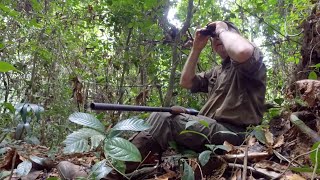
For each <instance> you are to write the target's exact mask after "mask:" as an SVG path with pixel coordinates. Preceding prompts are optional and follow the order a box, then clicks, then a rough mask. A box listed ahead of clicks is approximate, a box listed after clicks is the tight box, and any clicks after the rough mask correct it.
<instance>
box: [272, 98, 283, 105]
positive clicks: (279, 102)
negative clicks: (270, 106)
mask: <svg viewBox="0 0 320 180" xmlns="http://www.w3.org/2000/svg"><path fill="white" fill-rule="evenodd" d="M273 101H274V102H276V103H277V104H278V105H279V106H281V104H282V103H283V101H284V99H283V98H276V99H274V100H273Z"/></svg>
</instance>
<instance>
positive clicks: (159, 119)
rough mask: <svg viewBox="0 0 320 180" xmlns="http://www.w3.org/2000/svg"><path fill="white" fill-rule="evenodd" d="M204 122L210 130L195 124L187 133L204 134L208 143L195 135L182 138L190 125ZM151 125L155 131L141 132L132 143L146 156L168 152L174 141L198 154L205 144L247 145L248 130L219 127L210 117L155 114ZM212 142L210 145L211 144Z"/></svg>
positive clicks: (149, 120)
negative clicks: (244, 143)
mask: <svg viewBox="0 0 320 180" xmlns="http://www.w3.org/2000/svg"><path fill="white" fill-rule="evenodd" d="M200 120H203V121H206V122H207V124H208V125H209V126H208V127H205V126H204V125H202V124H200V123H194V124H192V125H191V126H189V127H188V129H187V130H192V131H196V132H199V133H202V134H204V135H205V136H207V138H208V139H206V138H205V137H203V136H201V135H199V134H195V133H184V134H180V132H181V131H183V130H185V126H186V123H187V122H189V121H200ZM147 122H148V123H149V125H150V126H151V128H150V129H148V130H147V131H144V132H140V133H139V134H138V135H136V136H134V137H133V138H132V140H131V141H132V143H134V144H135V145H136V146H137V147H138V149H139V150H140V151H141V154H142V156H144V155H145V154H146V152H149V151H151V152H154V151H159V150H162V151H163V150H166V149H167V148H168V146H169V142H170V141H174V142H176V143H177V144H178V145H180V146H184V147H186V148H189V149H191V150H194V151H196V152H199V151H202V150H203V149H204V145H205V144H215V145H220V144H223V142H224V141H228V142H229V143H231V144H233V145H240V144H241V143H242V142H243V141H244V133H243V132H245V130H246V128H244V127H237V126H234V125H231V124H222V123H218V122H217V121H216V120H214V119H211V118H208V117H206V116H201V115H198V116H194V115H189V114H179V115H172V114H170V113H165V112H161V113H160V112H155V113H152V114H151V115H150V116H149V118H148V119H147ZM219 131H231V132H234V133H236V134H237V135H235V134H231V133H217V132H219ZM241 132H242V133H241ZM208 140H209V141H210V142H208ZM150 148H151V149H150ZM158 149H159V150H158ZM144 151H146V152H144Z"/></svg>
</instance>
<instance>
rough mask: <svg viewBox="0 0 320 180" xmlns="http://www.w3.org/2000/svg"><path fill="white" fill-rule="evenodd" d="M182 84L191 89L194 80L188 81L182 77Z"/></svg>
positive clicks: (183, 86)
mask: <svg viewBox="0 0 320 180" xmlns="http://www.w3.org/2000/svg"><path fill="white" fill-rule="evenodd" d="M180 86H181V87H182V88H185V89H191V87H192V82H190V81H186V80H184V79H180Z"/></svg>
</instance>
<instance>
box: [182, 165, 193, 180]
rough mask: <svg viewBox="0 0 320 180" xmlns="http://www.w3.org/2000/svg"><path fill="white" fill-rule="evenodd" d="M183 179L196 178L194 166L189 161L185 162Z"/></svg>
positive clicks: (190, 179) (191, 179)
mask: <svg viewBox="0 0 320 180" xmlns="http://www.w3.org/2000/svg"><path fill="white" fill-rule="evenodd" d="M181 179H182V180H194V172H193V170H192V167H191V166H190V165H189V164H188V163H187V161H184V163H183V176H182V178H181Z"/></svg>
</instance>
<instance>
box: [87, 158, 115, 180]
mask: <svg viewBox="0 0 320 180" xmlns="http://www.w3.org/2000/svg"><path fill="white" fill-rule="evenodd" d="M106 161H107V160H105V159H104V160H102V161H100V162H97V163H96V164H95V165H94V166H92V168H91V173H92V174H94V177H95V179H102V178H104V177H105V176H106V175H107V174H109V173H110V172H111V171H112V168H111V167H109V166H107V165H106Z"/></svg>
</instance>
